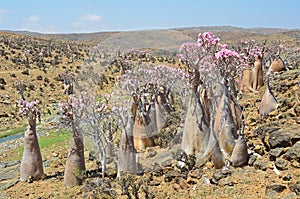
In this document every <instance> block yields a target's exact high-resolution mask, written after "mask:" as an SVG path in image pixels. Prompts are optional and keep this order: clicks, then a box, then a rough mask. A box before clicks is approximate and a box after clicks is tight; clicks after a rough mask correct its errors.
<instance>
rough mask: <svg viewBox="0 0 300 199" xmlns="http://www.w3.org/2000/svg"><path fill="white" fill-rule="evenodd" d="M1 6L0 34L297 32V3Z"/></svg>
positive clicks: (226, 0) (113, 1)
mask: <svg viewBox="0 0 300 199" xmlns="http://www.w3.org/2000/svg"><path fill="white" fill-rule="evenodd" d="M0 2H1V3H0V30H27V31H35V32H42V33H71V32H76V33H79V32H98V31H115V30H140V29H150V28H151V29H152V28H173V27H194V26H220V25H231V26H238V27H245V28H251V27H268V28H269V27H270V28H290V29H299V28H300V1H299V0H206V1H202V0H198V1H197V0H182V1H176V0H148V1H143V0H119V1H117V0H81V1H80V0H47V1H42V0H40V1H37V0H27V1H24V0H0Z"/></svg>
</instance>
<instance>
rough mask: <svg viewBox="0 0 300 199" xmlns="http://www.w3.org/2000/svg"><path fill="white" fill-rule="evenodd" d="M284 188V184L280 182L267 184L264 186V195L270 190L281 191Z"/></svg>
mask: <svg viewBox="0 0 300 199" xmlns="http://www.w3.org/2000/svg"><path fill="white" fill-rule="evenodd" d="M285 189H286V186H284V185H281V184H272V185H267V187H266V195H267V193H269V192H270V191H275V192H276V193H281V192H283V191H284V190H285Z"/></svg>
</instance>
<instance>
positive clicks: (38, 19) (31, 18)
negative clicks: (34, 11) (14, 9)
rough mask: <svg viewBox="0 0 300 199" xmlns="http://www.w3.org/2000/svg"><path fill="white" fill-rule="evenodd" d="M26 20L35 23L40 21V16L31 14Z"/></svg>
mask: <svg viewBox="0 0 300 199" xmlns="http://www.w3.org/2000/svg"><path fill="white" fill-rule="evenodd" d="M27 20H28V22H29V23H37V22H39V21H40V17H39V16H38V15H31V16H30V17H28V19H27Z"/></svg>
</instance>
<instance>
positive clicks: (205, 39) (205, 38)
mask: <svg viewBox="0 0 300 199" xmlns="http://www.w3.org/2000/svg"><path fill="white" fill-rule="evenodd" d="M219 41H220V38H218V37H216V36H215V35H214V34H212V33H211V32H204V33H200V34H199V35H198V40H197V43H198V44H200V45H201V46H203V47H205V48H210V47H211V46H215V45H216V44H217V43H218V42H219Z"/></svg>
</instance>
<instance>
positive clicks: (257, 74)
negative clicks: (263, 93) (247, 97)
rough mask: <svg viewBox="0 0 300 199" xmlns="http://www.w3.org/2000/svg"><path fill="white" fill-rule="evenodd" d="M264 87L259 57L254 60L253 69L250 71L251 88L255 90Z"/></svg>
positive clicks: (260, 58)
mask: <svg viewBox="0 0 300 199" xmlns="http://www.w3.org/2000/svg"><path fill="white" fill-rule="evenodd" d="M263 85H264V80H263V70H262V57H261V56H259V57H257V58H256V59H255V62H254V67H253V69H252V88H253V89H255V90H257V89H259V88H261V87H262V86H263Z"/></svg>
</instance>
